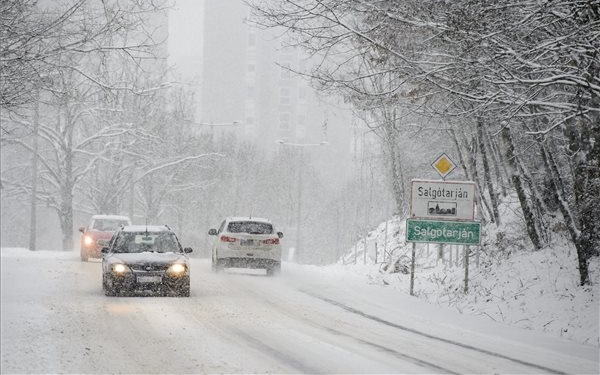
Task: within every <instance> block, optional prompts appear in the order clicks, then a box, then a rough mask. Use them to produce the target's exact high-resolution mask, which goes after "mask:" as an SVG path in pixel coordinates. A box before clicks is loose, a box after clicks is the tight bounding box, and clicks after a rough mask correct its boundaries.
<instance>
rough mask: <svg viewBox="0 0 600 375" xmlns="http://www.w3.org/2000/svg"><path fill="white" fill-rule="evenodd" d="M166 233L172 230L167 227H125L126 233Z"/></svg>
mask: <svg viewBox="0 0 600 375" xmlns="http://www.w3.org/2000/svg"><path fill="white" fill-rule="evenodd" d="M146 230H147V231H148V232H164V231H169V230H170V229H169V228H168V227H167V226H165V225H128V226H125V227H123V231H124V232H145V231H146Z"/></svg>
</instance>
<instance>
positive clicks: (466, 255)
mask: <svg viewBox="0 0 600 375" xmlns="http://www.w3.org/2000/svg"><path fill="white" fill-rule="evenodd" d="M469 253H470V248H469V245H467V246H465V294H467V293H468V292H469Z"/></svg>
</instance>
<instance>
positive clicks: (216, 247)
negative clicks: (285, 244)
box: [208, 217, 283, 276]
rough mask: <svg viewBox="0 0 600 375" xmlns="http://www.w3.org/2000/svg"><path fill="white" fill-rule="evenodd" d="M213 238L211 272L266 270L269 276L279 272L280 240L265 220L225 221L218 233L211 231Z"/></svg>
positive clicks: (272, 226) (245, 218)
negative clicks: (248, 269) (238, 269)
mask: <svg viewBox="0 0 600 375" xmlns="http://www.w3.org/2000/svg"><path fill="white" fill-rule="evenodd" d="M208 234H209V235H211V236H214V237H215V238H214V240H213V245H212V250H211V253H212V269H213V271H214V272H220V271H222V270H224V269H226V268H251V269H261V268H262V269H265V270H266V272H267V275H268V276H273V275H275V274H278V273H279V272H280V271H281V238H283V233H282V232H277V231H276V230H275V226H274V225H273V223H272V222H271V221H270V220H268V219H263V218H255V217H228V218H226V219H225V220H223V221H222V222H221V225H220V226H219V229H210V230H209V231H208Z"/></svg>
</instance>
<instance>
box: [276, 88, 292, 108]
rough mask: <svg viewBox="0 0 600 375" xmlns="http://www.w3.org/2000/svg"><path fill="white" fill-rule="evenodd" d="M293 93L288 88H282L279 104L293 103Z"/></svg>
mask: <svg viewBox="0 0 600 375" xmlns="http://www.w3.org/2000/svg"><path fill="white" fill-rule="evenodd" d="M290 96H291V91H290V89H289V88H288V87H282V88H281V89H279V104H290V102H291V98H290Z"/></svg>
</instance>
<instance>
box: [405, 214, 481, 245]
mask: <svg viewBox="0 0 600 375" xmlns="http://www.w3.org/2000/svg"><path fill="white" fill-rule="evenodd" d="M480 237H481V223H479V222H476V221H443V220H420V219H407V220H406V242H430V243H450V244H458V245H479V242H480Z"/></svg>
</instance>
